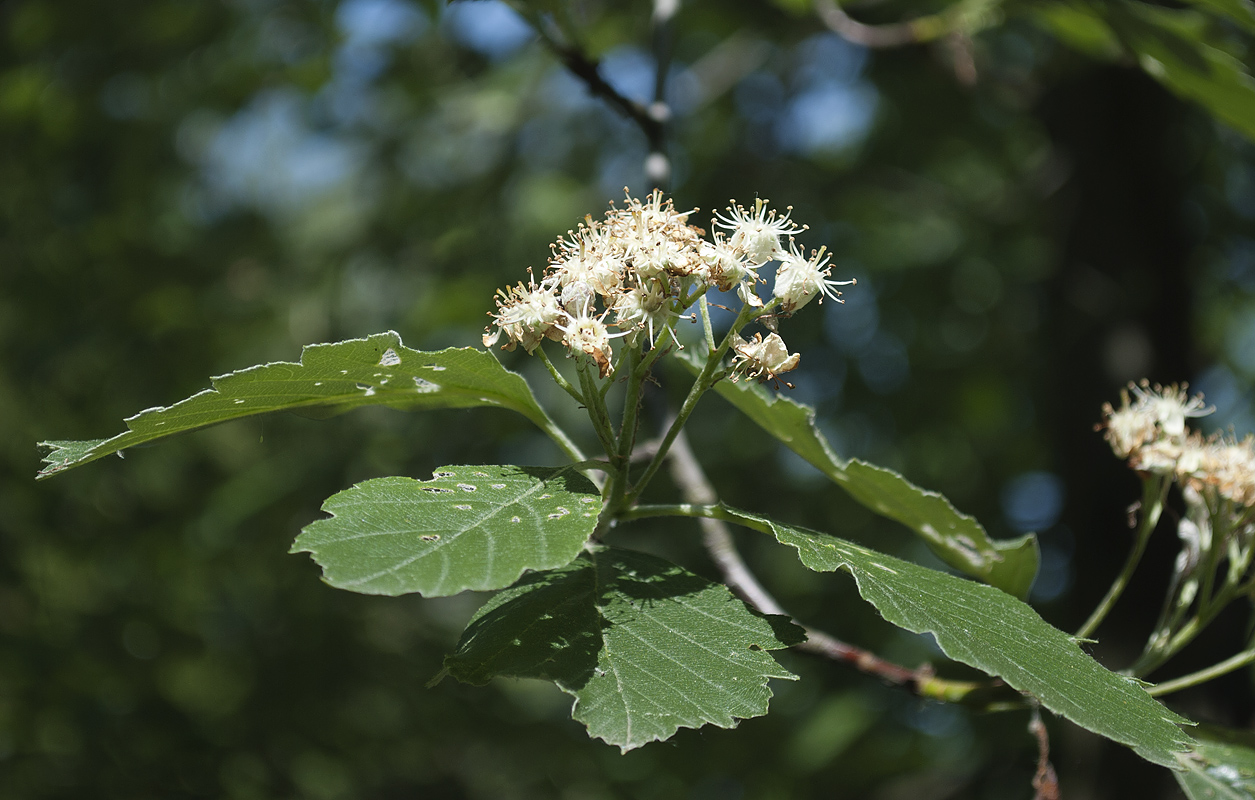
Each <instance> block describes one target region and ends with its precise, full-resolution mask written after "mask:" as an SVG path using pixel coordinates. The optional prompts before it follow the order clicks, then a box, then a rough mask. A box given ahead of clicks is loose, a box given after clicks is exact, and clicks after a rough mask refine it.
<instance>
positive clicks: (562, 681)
mask: <svg viewBox="0 0 1255 800" xmlns="http://www.w3.org/2000/svg"><path fill="white" fill-rule="evenodd" d="M802 640H803V635H802V631H801V629H800V628H798V627H797V626H795V625H793V624H792V623H790V622H788V621H787V620H785V619H784V618H782V617H764V616H762V615H761V614H758V613H757V612H755V611H752V610H750V609H749V608H748V607H746V605H745V604H744V603H743V602H741V601H740V600H739V599H737V598H736V597H734V596H733V595H732V593H731V592H729V591H728V589H727V588H726V587H724V586H721V585H719V584H715V583H711V582H710V581H708V580H706V579H705V578H701V577H698V576H697V575H694V574H693V573H691V572H688V571H686V570H684V569H683V568H681V567H678V566H676V565H675V564H672V563H670V562H667V561H664V560H662V559H659V558H655V557H654V556H648V555H644V554H642V553H635V552H632V551H628V550H620V549H616V548H601V549H598V550H596V551H595V552H593V553H591V554H589V555H587V556H585V557H584V558H581V559H579V560H577V561H575V562H574V563H572V564H570V565H568V566H566V567H562V568H560V569H556V570H552V571H549V572H543V573H536V574H533V575H528V576H526V577H524V578H523V580H522V581H520V582H519V584H518V585H517V586H514V587H512V588H510V589H507V590H505V591H503V592H500V593H499V594H497V595H496V596H495V597H493V598H492V599H491V600H489V601H488V603H487V604H486V605H484V607H483V608H481V609H480V611H479V613H477V614H476V615H475V618H474V619H472V620H471V622H470V624H469V625H468V626H467V628H466V632H465V633H463V634H462V639H461V641H460V642H459V643H458V647H457V650H456V652H454V653H453V655H451V656H449V657H448V659H446V661H445V667H446V669H447V671H448V672H449V674H451V675H453V676H454V677H456V678H458V679H459V680H463V681H467V682H469V683H485V682H487V681H488V680H489V679H490V678H492V677H494V676H498V675H502V676H512V677H520V678H543V679H546V680H551V681H554V682H555V683H556V684H557V685H558V686H559V687H561V688H562V690H563V691H565V692H567V693H569V694H571V695H573V696H574V697H575V705H574V707H573V709H572V716H573V717H574V718H575V719H576V720H578V721H580V722H582V723H584V724H585V725H586V726H588V732H589V735H591V736H594V737H596V738H599V739H603V740H605V741H606V742H608V743H609V744H613V745H617V746H618V747H619V748H620V749H622V750H623V751H627V750H631V749H633V748H636V747H640V746H641V745H644V744H647V743H649V742H652V741H655V740H659V739H667V738H670V737H671V736H672V735H673V734H674V733H675V732H676V731H677V730H678V729H679V728H698V727H701V726H702V725H717V726H719V727H721V728H731V727H735V725H736V724H737V720H738V719H745V718H748V717H756V716H760V715H762V714H765V713H767V702H768V700H769V699H770V697H771V690H770V689H769V688H768V687H767V679H768V678H793V677H794V676H793V675H792V674H790V673H789V672H788V671H787V670H785V669H784V668H782V667H781V666H780V665H779V664H777V663H776V661H775V659H773V658H772V657H771V656H770V655H768V654H767V653H766V652H765V651H767V650H776V649H779V648H782V647H788V646H790V645H793V644H797V643H799V642H801V641H802Z"/></svg>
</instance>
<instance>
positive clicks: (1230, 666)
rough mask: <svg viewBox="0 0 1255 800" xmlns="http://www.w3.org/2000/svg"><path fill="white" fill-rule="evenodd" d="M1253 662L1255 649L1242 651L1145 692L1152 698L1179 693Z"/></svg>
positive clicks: (1254, 660)
mask: <svg viewBox="0 0 1255 800" xmlns="http://www.w3.org/2000/svg"><path fill="white" fill-rule="evenodd" d="M1253 662H1255V649H1252V650H1243V651H1242V652H1240V653H1238V654H1236V655H1233V656H1230V657H1229V658H1226V659H1225V660H1224V661H1221V662H1219V663H1217V664H1212V665H1211V666H1210V667H1207V668H1206V669H1200V670H1199V671H1198V672H1191V673H1190V674H1189V675H1182V676H1181V677H1179V678H1173V679H1172V680H1170V681H1164V682H1163V683H1161V684H1158V685H1156V686H1152V687H1150V688H1149V689H1147V690H1146V693H1147V694H1149V695H1151V696H1152V697H1159V696H1160V695H1165V694H1172V693H1173V692H1179V691H1181V690H1182V689H1188V688H1190V687H1191V686H1197V685H1198V684H1200V683H1206V682H1207V681H1209V680H1211V679H1213V678H1219V677H1220V676H1221V675H1226V674H1228V673H1230V672H1233V671H1234V670H1235V669H1239V668H1241V667H1245V666H1246V665H1247V664H1250V663H1253Z"/></svg>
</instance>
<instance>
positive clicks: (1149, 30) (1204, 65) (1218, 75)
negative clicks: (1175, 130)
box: [1108, 2, 1255, 140]
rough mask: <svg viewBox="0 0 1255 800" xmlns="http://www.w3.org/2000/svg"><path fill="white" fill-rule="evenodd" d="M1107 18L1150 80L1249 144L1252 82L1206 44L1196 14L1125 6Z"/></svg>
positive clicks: (1253, 125)
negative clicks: (1224, 124)
mask: <svg viewBox="0 0 1255 800" xmlns="http://www.w3.org/2000/svg"><path fill="white" fill-rule="evenodd" d="M1108 14H1109V16H1108V19H1109V21H1110V22H1111V23H1112V25H1113V27H1114V28H1115V30H1116V32H1117V33H1118V34H1119V35H1120V38H1121V39H1122V40H1123V41H1124V43H1125V45H1126V46H1127V47H1128V48H1129V49H1130V50H1132V51H1133V52H1134V53H1136V54H1137V58H1138V62H1139V63H1140V64H1141V66H1142V69H1143V70H1145V71H1146V72H1147V73H1148V74H1150V75H1151V77H1153V78H1155V79H1156V80H1158V81H1159V82H1160V83H1162V84H1163V85H1164V86H1166V87H1168V88H1169V89H1171V90H1172V91H1173V92H1175V93H1176V94H1178V95H1180V96H1181V97H1184V98H1185V99H1187V100H1193V101H1194V102H1196V103H1198V104H1200V105H1202V106H1203V107H1204V108H1206V109H1207V110H1208V111H1209V112H1211V114H1212V116H1214V117H1216V118H1217V119H1220V120H1222V121H1224V122H1227V123H1228V124H1229V125H1232V126H1233V127H1234V128H1236V129H1237V130H1238V131H1240V132H1241V133H1243V134H1244V135H1245V136H1246V137H1247V138H1249V139H1253V140H1255V78H1252V77H1251V75H1250V74H1249V73H1248V72H1247V69H1246V66H1245V65H1244V64H1243V63H1242V62H1241V61H1240V60H1239V59H1237V58H1235V57H1234V56H1232V55H1230V54H1229V53H1227V52H1225V51H1224V50H1222V49H1220V48H1219V47H1216V46H1215V45H1214V44H1213V43H1211V42H1209V41H1207V40H1206V32H1205V30H1204V26H1203V24H1202V19H1201V18H1200V17H1199V15H1198V14H1196V13H1194V12H1192V11H1189V10H1174V9H1168V8H1157V7H1154V6H1150V5H1147V4H1145V3H1128V2H1123V3H1114V4H1112V5H1111V6H1110V7H1109V12H1108Z"/></svg>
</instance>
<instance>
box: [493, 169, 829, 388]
mask: <svg viewBox="0 0 1255 800" xmlns="http://www.w3.org/2000/svg"><path fill="white" fill-rule="evenodd" d="M694 213H696V209H694V210H692V211H677V210H676V209H675V206H674V204H673V203H672V201H671V200H670V199H666V200H664V199H663V196H662V193H661V192H657V191H655V192H654V193H653V194H651V195H649V197H648V198H647V199H646V200H645V201H644V202H641V201H640V200H637V199H635V198H633V197H631V196H630V195H629V196H628V197H627V203H626V205H625V206H624V207H623V208H616V207H615V206H614V205H613V204H612V205H611V207H610V210H609V211H607V212H606V216H605V219H604V220H594V219H593V218H592V216H591V215H590V216H587V217H585V218H584V221H583V222H582V223H580V224H579V226H578V227H577V228H576V229H575V230H573V231H568V232H567V235H566V236H565V237H561V238H559V239H558V241H557V242H556V243H555V244H554V245H553V247H552V251H553V255H552V256H551V257H550V259H549V266H548V267H547V268H546V270H545V273H544V275H543V276H542V277H541V280H540V282H539V283H537V282H536V280H535V277H534V276H533V277H531V278H529V279H528V282H527V284H526V285H524V284H522V283H519V284H518V285H516V286H512V287H509V288H507V289H503V290H499V291H498V292H497V297H496V303H497V309H496V311H494V312H491V314H490V316H492V319H493V322H492V324H491V325H490V326H489V327H488V329H487V332H486V333H485V334H484V345H485V346H492V345H493V344H495V343H496V342H498V341H499V340H500V339H501V338H502V337H503V336H504V337H505V343H504V345H503V348H504V349H506V350H513V349H514V348H515V347H516V346H518V345H522V347H523V349H524V350H526V351H527V352H528V353H532V352H534V351H535V350H536V348H537V347H539V346H540V345H541V343H542V342H544V341H545V340H546V339H549V340H552V341H555V342H562V343H563V344H564V345H565V346H566V347H567V349H568V351H569V353H570V354H571V355H581V354H582V355H584V356H587V357H589V358H591V359H592V360H593V361H594V362H595V363H596V364H597V367H598V370H599V373H600V375H601V377H603V378H604V377H606V376H608V375H609V374H610V373H611V372H612V371H613V360H614V352H613V347H612V344H611V341H612V340H613V339H617V338H623V339H624V341H625V343H626V344H627V345H628V346H632V347H634V346H638V345H640V344H641V343H642V340H644V341H648V343H649V344H650V346H651V347H652V346H654V345H655V344H656V343H657V341H658V339H659V338H660V337H662V336H663V333H664V332H670V334H671V335H672V337H673V338H674V336H675V323H676V322H677V321H678V320H679V319H680V318H681V317H682V316H684V315H685V312H686V311H687V309H688V308H689V307H690V306H691V305H692V304H693V303H694V302H695V301H696V300H697V299H698V298H699V297H700V296H701V295H702V294H704V293H705V292H706V291H707V290H709V289H711V288H718V289H720V290H722V291H731V290H733V289H736V290H737V292H738V294H739V296H740V297H741V299H742V301H743V302H745V303H748V304H749V305H751V306H754V307H762V306H763V300H762V299H761V298H760V297H759V296H758V294H757V292H756V286H757V284H758V283H759V282H760V281H761V278H760V276H759V270H761V269H762V267H763V266H764V265H766V264H768V263H769V262H772V261H775V262H778V263H779V267H778V268H777V270H776V282H775V291H774V298H775V299H777V300H778V301H779V303H778V307H779V311H780V313H783V314H791V313H793V312H794V311H797V310H798V309H799V308H801V307H803V306H804V305H806V304H807V303H809V302H810V301H811V300H813V299H815V298H816V297H819V298H822V297H825V296H826V297H830V298H832V299H833V300H836V301H837V302H841V301H840V294H841V292H840V291H838V290H837V288H836V287H838V286H844V285H847V284H850V283H853V281H835V280H832V279H831V278H830V277H829V275H830V273H831V267H829V266H828V261H829V256H828V255H825V251H824V249H823V248H821V249H820V250H819V251H817V252H814V253H812V254H811V255H810V256H806V255H805V254H804V253H803V252H802V251H801V250H800V249H799V248H798V246H797V244H796V243H795V242H794V241H793V236H794V235H795V234H797V233H800V232H802V231H803V230H805V226H798V225H796V224H795V223H794V222H793V221H792V220H791V219H790V213H791V209H786V210H785V212H784V213H783V214H780V213H778V212H777V211H775V210H773V209H770V208H769V207H768V205H767V202H766V201H765V200H756V201H755V202H754V206H753V208H752V209H747V208H745V207H743V206H741V205H738V204H737V203H735V202H733V204H732V205H731V206H730V207H729V208H728V209H727V210H726V213H722V214H716V215H715V218H714V220H713V226H714V227H715V228H716V229H717V230H715V231H714V233H713V236H712V237H711V238H709V239H708V238H705V236H704V233H705V232H704V231H702V229H700V228H697V227H694V226H693V225H690V224H689V217H690V216H692V215H693V214H694ZM786 237H787V241H788V247H787V248H786V247H785V245H784V242H783V240H784V239H786ZM612 331H613V332H612ZM736 356H737V362H736V363H737V366H736V369H737V371H738V372H740V373H742V374H746V375H750V376H752V377H758V378H762V379H767V378H774V377H775V376H776V375H777V374H778V373H780V372H786V371H788V370H791V369H793V368H794V367H796V366H797V360H798V357H797V355H792V356H789V355H788V352H787V348H785V346H784V342H783V340H781V339H780V337H779V336H778V335H776V334H772V335H771V336H770V337H769V338H768V340H767V341H766V342H763V341H762V339H761V336H760V337H759V340H758V343H748V342H743V345H742V346H740V347H737V348H736Z"/></svg>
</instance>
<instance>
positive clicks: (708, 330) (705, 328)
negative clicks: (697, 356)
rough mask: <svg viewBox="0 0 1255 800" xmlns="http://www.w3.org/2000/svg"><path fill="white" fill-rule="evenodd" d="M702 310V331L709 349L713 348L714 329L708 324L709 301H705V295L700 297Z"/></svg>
mask: <svg viewBox="0 0 1255 800" xmlns="http://www.w3.org/2000/svg"><path fill="white" fill-rule="evenodd" d="M701 311H702V332H703V333H705V334H706V347H707V348H708V349H710V350H714V349H715V331H714V329H713V328H712V327H711V325H710V303H708V302H707V301H706V295H705V294H703V295H702V297H701Z"/></svg>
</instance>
